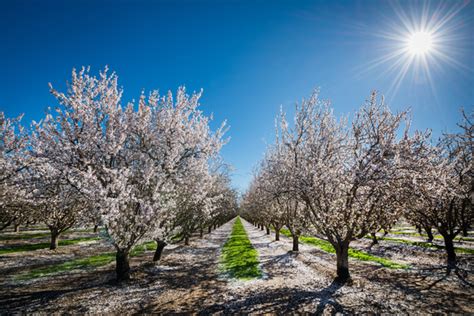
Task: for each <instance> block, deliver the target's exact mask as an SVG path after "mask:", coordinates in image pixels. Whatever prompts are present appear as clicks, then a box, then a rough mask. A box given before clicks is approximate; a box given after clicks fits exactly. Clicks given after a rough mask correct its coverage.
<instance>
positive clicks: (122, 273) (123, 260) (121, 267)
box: [115, 250, 130, 281]
mask: <svg viewBox="0 0 474 316" xmlns="http://www.w3.org/2000/svg"><path fill="white" fill-rule="evenodd" d="M115 261H116V267H115V272H116V273H117V280H118V281H127V280H130V256H129V253H128V250H117V254H116V256H115Z"/></svg>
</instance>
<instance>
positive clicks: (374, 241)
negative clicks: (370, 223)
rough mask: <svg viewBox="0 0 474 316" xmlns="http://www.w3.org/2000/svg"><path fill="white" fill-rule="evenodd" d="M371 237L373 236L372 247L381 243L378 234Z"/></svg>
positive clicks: (372, 234)
mask: <svg viewBox="0 0 474 316" xmlns="http://www.w3.org/2000/svg"><path fill="white" fill-rule="evenodd" d="M370 235H371V236H372V245H377V244H378V243H379V241H378V239H377V234H376V233H370Z"/></svg>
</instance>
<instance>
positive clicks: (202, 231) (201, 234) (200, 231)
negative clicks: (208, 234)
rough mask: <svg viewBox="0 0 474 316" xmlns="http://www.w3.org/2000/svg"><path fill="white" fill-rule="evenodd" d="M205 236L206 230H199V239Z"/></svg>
mask: <svg viewBox="0 0 474 316" xmlns="http://www.w3.org/2000/svg"><path fill="white" fill-rule="evenodd" d="M203 236H204V229H202V228H201V229H200V230H199V237H200V238H202V237H203Z"/></svg>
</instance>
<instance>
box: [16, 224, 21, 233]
mask: <svg viewBox="0 0 474 316" xmlns="http://www.w3.org/2000/svg"><path fill="white" fill-rule="evenodd" d="M19 232H20V224H17V223H15V233H19Z"/></svg>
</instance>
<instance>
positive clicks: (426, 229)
mask: <svg viewBox="0 0 474 316" xmlns="http://www.w3.org/2000/svg"><path fill="white" fill-rule="evenodd" d="M425 231H426V234H427V235H428V242H433V239H434V236H433V232H432V231H431V227H425Z"/></svg>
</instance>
